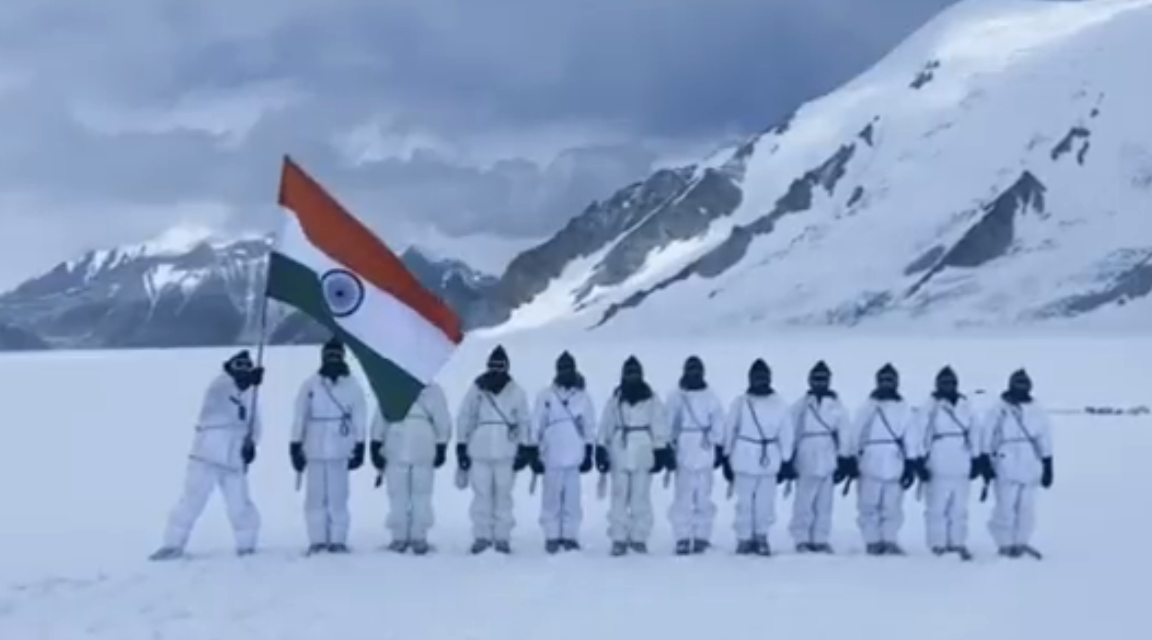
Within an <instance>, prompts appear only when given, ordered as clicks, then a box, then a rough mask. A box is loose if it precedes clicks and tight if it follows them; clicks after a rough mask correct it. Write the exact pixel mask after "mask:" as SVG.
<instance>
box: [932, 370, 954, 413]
mask: <svg viewBox="0 0 1152 640" xmlns="http://www.w3.org/2000/svg"><path fill="white" fill-rule="evenodd" d="M960 396H961V393H960V379H959V378H957V377H956V372H955V371H953V370H952V367H944V368H943V369H941V370H940V373H937V374H936V390H935V391H933V392H932V397H933V398H936V399H937V400H947V401H948V402H950V403H952V404H956V403H957V402H959V401H960Z"/></svg>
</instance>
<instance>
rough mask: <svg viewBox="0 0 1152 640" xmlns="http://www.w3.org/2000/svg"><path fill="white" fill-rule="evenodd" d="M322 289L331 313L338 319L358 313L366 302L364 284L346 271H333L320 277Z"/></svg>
mask: <svg viewBox="0 0 1152 640" xmlns="http://www.w3.org/2000/svg"><path fill="white" fill-rule="evenodd" d="M320 288H321V289H322V290H323V291H324V302H325V303H327V305H328V310H329V312H330V313H331V314H332V315H333V316H335V317H337V318H343V317H346V316H350V315H352V314H353V313H356V310H357V309H359V308H360V305H361V304H363V302H364V283H363V282H360V278H357V277H356V274H354V273H352V272H351V271H348V270H346V269H332V270H331V271H328V272H327V273H325V274H324V275H322V276H320Z"/></svg>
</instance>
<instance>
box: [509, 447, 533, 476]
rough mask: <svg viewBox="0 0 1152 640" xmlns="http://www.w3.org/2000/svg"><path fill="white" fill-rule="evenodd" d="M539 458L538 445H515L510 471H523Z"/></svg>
mask: <svg viewBox="0 0 1152 640" xmlns="http://www.w3.org/2000/svg"><path fill="white" fill-rule="evenodd" d="M539 459H540V447H535V446H529V445H524V444H522V445H520V446H519V447H516V458H515V459H513V461H512V471H513V472H519V471H523V470H524V468H525V467H527V466H529V465H531V464H532V463H533V462H534V461H536V460H539Z"/></svg>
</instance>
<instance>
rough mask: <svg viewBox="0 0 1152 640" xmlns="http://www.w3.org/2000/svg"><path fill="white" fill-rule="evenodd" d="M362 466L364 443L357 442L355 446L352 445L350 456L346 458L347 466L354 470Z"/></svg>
mask: <svg viewBox="0 0 1152 640" xmlns="http://www.w3.org/2000/svg"><path fill="white" fill-rule="evenodd" d="M362 466H364V443H363V442H357V443H356V446H354V447H352V457H351V458H349V459H348V468H349V469H351V470H353V471H355V470H356V469H359V468H360V467H362Z"/></svg>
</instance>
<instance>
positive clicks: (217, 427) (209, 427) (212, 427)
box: [196, 424, 248, 431]
mask: <svg viewBox="0 0 1152 640" xmlns="http://www.w3.org/2000/svg"><path fill="white" fill-rule="evenodd" d="M247 428H248V425H244V424H198V425H196V430H197V431H221V430H225V429H247Z"/></svg>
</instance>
